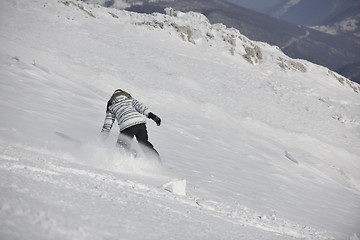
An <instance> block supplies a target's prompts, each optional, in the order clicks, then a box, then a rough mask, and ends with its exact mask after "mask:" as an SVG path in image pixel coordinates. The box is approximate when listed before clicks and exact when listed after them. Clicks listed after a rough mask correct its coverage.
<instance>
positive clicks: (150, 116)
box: [148, 112, 161, 126]
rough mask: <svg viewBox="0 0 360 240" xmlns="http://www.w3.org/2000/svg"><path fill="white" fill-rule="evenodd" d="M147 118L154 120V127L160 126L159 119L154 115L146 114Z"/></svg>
mask: <svg viewBox="0 0 360 240" xmlns="http://www.w3.org/2000/svg"><path fill="white" fill-rule="evenodd" d="M148 118H150V119H152V120H154V122H156V125H158V126H160V124H161V119H160V118H159V117H158V116H156V115H155V114H153V113H152V112H151V113H149V114H148Z"/></svg>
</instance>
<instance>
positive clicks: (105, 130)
mask: <svg viewBox="0 0 360 240" xmlns="http://www.w3.org/2000/svg"><path fill="white" fill-rule="evenodd" d="M114 121H115V114H113V113H112V112H111V111H107V112H106V116H105V121H104V125H103V127H102V129H101V133H102V134H103V135H108V134H109V132H110V129H111V128H112V126H113V124H114Z"/></svg>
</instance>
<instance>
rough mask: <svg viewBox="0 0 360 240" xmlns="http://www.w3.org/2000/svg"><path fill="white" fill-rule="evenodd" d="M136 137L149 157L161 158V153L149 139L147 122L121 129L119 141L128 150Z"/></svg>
mask: <svg viewBox="0 0 360 240" xmlns="http://www.w3.org/2000/svg"><path fill="white" fill-rule="evenodd" d="M134 137H136V140H137V141H138V143H139V145H140V146H141V149H142V150H143V151H144V153H145V155H146V156H147V157H156V158H160V157H159V153H158V152H157V151H156V150H155V148H154V146H153V145H152V144H151V143H150V142H149V140H148V139H149V137H148V133H147V130H146V125H145V123H142V124H137V125H134V126H131V127H129V128H127V129H125V130H123V131H121V132H120V135H119V138H118V140H117V143H118V144H119V145H120V146H121V147H123V148H124V149H125V150H126V151H131V149H130V147H131V142H132V140H133V138H134Z"/></svg>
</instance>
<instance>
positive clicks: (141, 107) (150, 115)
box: [132, 98, 161, 126]
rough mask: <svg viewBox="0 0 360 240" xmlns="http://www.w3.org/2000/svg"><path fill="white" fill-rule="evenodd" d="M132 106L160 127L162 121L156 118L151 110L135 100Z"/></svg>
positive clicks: (133, 99)
mask: <svg viewBox="0 0 360 240" xmlns="http://www.w3.org/2000/svg"><path fill="white" fill-rule="evenodd" d="M132 104H133V106H134V108H135V109H136V111H138V112H139V113H141V114H143V115H145V116H146V117H148V118H150V119H152V120H153V121H154V122H155V123H156V125H158V126H160V124H161V119H160V118H159V117H158V116H156V115H155V114H154V113H152V112H150V111H149V109H148V108H147V107H146V106H145V105H144V104H142V103H141V102H139V101H138V100H136V99H135V98H132Z"/></svg>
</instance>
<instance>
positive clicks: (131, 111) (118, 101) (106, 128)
mask: <svg viewBox="0 0 360 240" xmlns="http://www.w3.org/2000/svg"><path fill="white" fill-rule="evenodd" d="M149 113H150V111H149V110H148V108H147V107H146V106H144V105H143V104H142V103H141V102H139V101H138V100H136V99H135V98H131V97H127V96H125V95H120V96H117V97H116V98H114V99H113V100H112V103H111V105H110V106H109V108H108V110H107V111H106V116H105V121H104V125H103V127H102V130H101V132H102V133H105V134H108V133H109V132H110V129H111V128H112V126H113V124H114V121H115V118H116V120H117V122H118V124H119V127H120V131H123V130H125V129H127V128H129V127H131V126H134V125H137V124H141V123H146V120H145V118H144V116H143V115H145V116H148V114H149Z"/></svg>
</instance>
